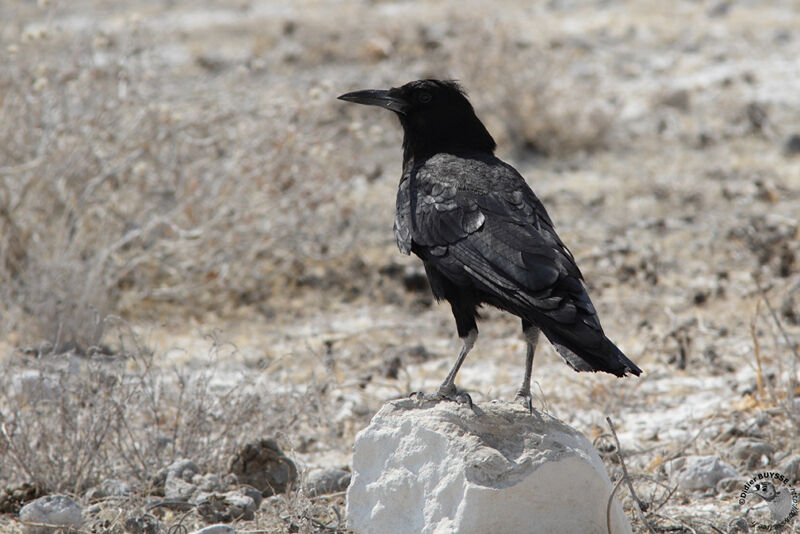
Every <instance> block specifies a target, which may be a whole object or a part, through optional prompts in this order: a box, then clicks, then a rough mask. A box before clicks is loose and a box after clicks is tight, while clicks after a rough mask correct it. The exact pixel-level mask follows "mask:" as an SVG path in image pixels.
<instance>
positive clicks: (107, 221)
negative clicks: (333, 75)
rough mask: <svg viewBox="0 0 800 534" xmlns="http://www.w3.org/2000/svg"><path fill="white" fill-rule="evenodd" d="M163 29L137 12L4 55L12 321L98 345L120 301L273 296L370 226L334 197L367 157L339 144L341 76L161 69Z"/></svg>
mask: <svg viewBox="0 0 800 534" xmlns="http://www.w3.org/2000/svg"><path fill="white" fill-rule="evenodd" d="M152 41H154V39H151V38H150V36H148V35H145V34H144V33H143V32H142V31H137V30H130V31H129V32H128V33H126V34H124V35H121V36H118V37H117V39H115V40H111V41H103V42H102V43H101V44H100V45H98V44H97V42H96V41H95V42H89V41H88V40H78V41H76V42H74V43H69V46H67V47H63V46H60V45H59V44H58V43H56V42H53V43H50V42H41V43H31V44H29V45H27V46H26V47H24V48H22V49H20V50H19V51H18V52H17V53H16V54H15V55H13V56H12V57H10V58H8V60H7V61H5V60H4V68H3V69H2V72H0V93H2V98H0V161H2V165H1V166H0V287H2V289H0V292H1V293H2V294H0V297H2V298H0V302H2V304H0V311H2V314H3V316H4V318H5V319H6V320H5V321H4V324H2V325H0V327H2V329H3V330H4V331H14V330H18V331H22V333H23V339H27V340H30V339H33V340H39V339H41V338H45V339H47V340H48V341H49V342H50V343H51V345H52V346H53V347H54V348H56V349H58V348H60V347H64V346H68V344H70V343H74V344H78V345H79V346H81V347H84V348H85V347H89V346H93V345H96V344H98V343H99V341H100V339H101V337H102V333H103V325H104V324H105V321H104V319H105V318H106V317H107V316H108V314H109V313H112V312H120V311H126V310H127V311H136V312H143V311H144V310H146V307H143V305H145V304H148V303H157V302H173V303H180V304H181V305H186V306H189V307H191V308H193V309H195V310H198V311H199V312H203V311H204V310H207V309H211V308H217V309H219V308H221V307H223V306H230V305H233V306H235V305H237V304H239V303H241V302H252V301H255V300H261V299H265V298H269V296H270V293H271V291H272V290H273V289H274V288H275V287H278V288H283V287H285V285H286V284H285V282H286V280H287V279H292V277H293V271H294V270H295V268H296V263H297V262H298V260H300V261H302V260H303V259H304V258H305V257H306V255H308V254H312V255H313V254H316V255H321V256H324V257H330V256H333V255H336V254H340V253H341V252H342V250H343V246H345V245H346V244H347V243H348V239H347V238H348V236H352V235H353V234H354V233H357V232H358V231H359V230H358V228H357V227H356V225H351V224H349V221H348V218H349V216H350V213H349V212H347V211H346V210H344V209H343V208H342V207H341V205H340V204H339V203H338V200H339V199H342V197H344V202H343V203H346V201H347V194H348V193H347V189H346V186H347V183H348V180H350V179H351V177H353V176H355V175H357V174H358V170H357V169H355V168H354V165H353V164H352V163H351V162H350V161H349V159H348V156H347V154H352V153H353V152H354V150H342V151H336V150H334V147H333V143H332V141H333V139H334V137H335V136H336V135H337V134H338V133H339V132H340V130H341V129H342V128H344V127H345V125H343V124H341V121H337V120H335V119H336V118H337V116H336V115H335V114H336V113H338V112H340V110H338V109H337V108H335V107H332V106H331V105H330V102H331V101H333V95H332V94H329V93H330V92H332V91H333V90H332V89H330V88H325V87H321V88H320V87H316V88H315V87H314V86H312V85H310V84H304V85H303V84H300V85H299V86H298V87H294V88H289V89H287V88H285V87H282V88H278V89H275V90H274V92H273V93H269V91H267V92H268V94H269V95H270V96H275V95H276V94H278V95H280V96H279V97H278V98H268V97H263V98H258V97H256V96H254V95H259V92H260V91H263V88H262V87H260V81H261V80H260V79H259V78H258V75H257V74H256V73H253V72H249V71H246V70H245V71H242V70H235V71H230V72H226V73H225V74H223V75H220V76H217V77H213V78H196V77H191V76H187V77H186V78H185V79H182V80H169V79H168V80H165V79H163V78H161V77H160V76H159V74H160V73H162V72H164V68H165V67H164V65H161V64H160V63H159V61H160V59H159V56H157V55H155V54H153V53H151V51H150V50H149V49H148V43H150V42H152ZM322 123H327V124H328V126H325V125H321V124H322ZM334 124H338V126H336V125H334ZM345 142H346V141H345ZM332 169H335V172H332ZM334 235H338V236H340V239H338V240H337V239H334V238H332V236H334ZM338 244H342V246H339V245H338ZM65 344H66V345H65Z"/></svg>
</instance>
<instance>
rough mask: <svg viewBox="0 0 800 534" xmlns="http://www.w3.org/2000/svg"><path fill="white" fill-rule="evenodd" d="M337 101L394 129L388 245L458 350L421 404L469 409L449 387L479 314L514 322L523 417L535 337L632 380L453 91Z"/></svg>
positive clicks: (432, 86)
mask: <svg viewBox="0 0 800 534" xmlns="http://www.w3.org/2000/svg"><path fill="white" fill-rule="evenodd" d="M339 99H341V100H345V101H347V102H355V103H358V104H366V105H370V106H379V107H382V108H386V109H389V110H391V111H393V112H394V113H395V114H396V115H397V117H398V118H399V119H400V124H401V126H402V127H403V174H402V177H401V178H400V185H399V188H398V191H397V206H396V208H397V212H396V215H395V221H394V234H395V237H396V239H397V246H398V247H399V248H400V251H401V252H402V253H404V254H410V253H412V252H413V253H414V254H415V255H417V256H418V257H419V258H420V259H421V260H422V264H423V265H424V267H425V274H426V275H427V277H428V281H429V282H430V286H431V290H432V292H433V295H434V297H435V298H436V300H437V301H440V300H442V299H445V300H447V301H448V302H449V303H450V306H451V308H452V311H453V316H454V317H455V322H456V329H457V330H458V336H459V337H460V338H461V340H462V342H463V346H462V348H461V352H460V353H459V355H458V358H457V360H456V362H455V365H453V367H452V369H451V370H450V372H449V373H448V375H447V377H446V378H445V380H444V382H443V383H442V385H441V386H440V387H439V390H438V392H437V393H436V394H435V395H434V396H433V398H435V399H437V400H442V399H448V400H456V401H459V402H462V401H468V402H470V403H471V399H469V396H468V395H466V394H465V393H462V392H460V391H459V390H458V389H457V388H456V386H455V378H456V374H457V373H458V370H459V369H460V368H461V365H462V364H463V363H464V359H465V358H466V356H467V353H469V351H470V350H471V349H472V347H473V345H474V344H475V341H476V339H477V337H478V327H477V323H476V319H477V318H479V315H478V308H479V307H480V306H481V305H483V304H488V305H491V306H495V307H497V308H499V309H501V310H505V311H506V312H509V313H512V314H514V315H516V316H517V317H519V318H520V319H521V320H522V332H523V335H524V337H525V340H526V342H527V356H526V359H525V375H524V378H523V381H522V385H521V386H520V388H519V390H518V392H517V396H516V398H517V399H518V400H521V401H522V402H523V403H524V404H525V405H526V406H527V407H528V408H529V409H531V389H530V381H531V371H532V367H533V356H534V352H535V350H536V345H537V342H538V339H539V332H543V333H544V335H545V336H546V337H547V339H548V340H550V342H551V343H552V344H553V346H554V347H555V348H556V350H557V351H558V353H559V354H560V355H561V357H562V358H563V359H564V361H565V362H566V363H567V364H569V365H570V366H571V367H572V368H573V369H575V370H576V371H604V372H606V373H611V374H613V375H616V376H620V377H621V376H625V375H626V374H628V373H632V374H634V375H639V374H640V373H641V369H639V367H637V366H636V364H634V363H633V362H632V361H631V360H629V359H628V358H627V357H626V356H625V355H624V354H623V353H622V352H621V351H620V350H619V349H618V348H617V347H616V346H615V345H614V343H612V342H611V341H610V340H609V339H608V338H607V337H606V336H605V334H604V333H603V328H602V327H601V326H600V320H599V319H598V317H597V311H596V310H595V308H594V306H593V305H592V301H591V300H590V299H589V295H588V293H587V291H586V285H585V284H584V281H583V275H582V274H581V271H580V270H579V269H578V266H577V265H576V263H575V258H574V257H573V256H572V253H571V252H570V251H569V250H568V249H567V247H566V245H564V243H563V242H562V241H561V239H560V238H559V237H558V234H556V231H555V228H554V227H553V222H552V221H551V220H550V216H549V215H548V214H547V211H546V210H545V208H544V205H542V203H541V201H540V200H539V199H538V198H537V197H536V195H535V194H534V193H533V191H532V190H531V188H530V187H529V186H528V184H527V183H526V182H525V179H524V178H523V177H522V176H521V175H520V174H519V173H518V172H517V171H516V170H515V169H514V168H513V167H512V166H511V165H509V164H507V163H505V162H503V161H501V160H500V159H498V158H497V157H496V156H495V155H494V150H495V147H496V144H495V141H494V139H493V138H492V136H491V135H490V134H489V132H488V131H487V130H486V128H485V127H484V125H483V123H481V121H480V120H479V119H478V117H477V116H476V115H475V111H474V110H473V108H472V105H471V104H470V103H469V100H467V97H466V93H465V92H464V90H463V89H462V88H461V86H460V85H459V84H458V83H456V82H454V81H445V80H432V79H428V80H417V81H413V82H409V83H407V84H405V85H403V86H402V87H393V88H391V89H388V90H382V89H380V90H379V89H368V90H363V91H355V92H352V93H347V94H344V95H341V96H340V97H339Z"/></svg>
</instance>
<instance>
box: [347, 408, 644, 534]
mask: <svg viewBox="0 0 800 534" xmlns="http://www.w3.org/2000/svg"><path fill="white" fill-rule="evenodd" d="M611 489H612V488H611V483H610V481H609V478H608V474H607V473H606V470H605V467H604V466H603V463H602V461H601V460H600V456H599V454H598V453H597V451H596V449H595V448H594V447H593V446H592V444H591V443H590V442H589V441H588V440H587V439H586V437H585V436H583V434H581V433H580V432H578V431H577V430H575V429H573V428H571V427H569V426H567V425H565V424H564V423H562V422H561V421H559V420H558V419H555V418H553V417H551V416H549V415H545V414H541V413H539V412H534V413H533V414H530V413H529V412H528V411H527V410H525V409H523V408H522V406H520V405H518V404H511V403H501V402H492V403H482V404H479V405H476V406H475V407H474V408H473V409H471V408H469V407H468V406H466V405H460V404H456V403H451V402H440V403H430V402H427V403H426V402H420V401H418V400H416V399H404V400H399V401H393V402H391V403H388V404H386V405H384V406H383V408H382V409H381V410H380V411H379V412H378V413H377V414H376V415H375V417H373V419H372V422H371V423H370V425H369V426H368V427H367V428H366V429H364V430H363V431H361V432H360V433H359V435H358V437H357V438H356V442H355V451H354V456H353V476H352V481H351V483H350V487H349V489H348V491H347V521H348V527H349V528H351V529H353V530H355V531H356V532H359V533H361V534H373V533H375V534H378V533H385V532H392V533H393V534H404V533H409V534H411V533H414V534H418V533H423V534H445V533H451V532H458V533H459V534H485V533H487V532H525V533H526V534H537V533H541V534H544V533H548V534H559V533H564V534H567V533H570V534H571V533H575V532H581V533H583V534H593V533H603V534H605V533H606V532H607V529H606V506H607V503H608V497H609V495H610V494H611ZM611 526H612V532H613V533H614V534H625V533H630V532H631V527H630V523H629V521H628V519H627V518H626V517H625V514H624V513H623V511H622V507H621V506H620V505H619V503H618V502H614V503H613V505H612V507H611Z"/></svg>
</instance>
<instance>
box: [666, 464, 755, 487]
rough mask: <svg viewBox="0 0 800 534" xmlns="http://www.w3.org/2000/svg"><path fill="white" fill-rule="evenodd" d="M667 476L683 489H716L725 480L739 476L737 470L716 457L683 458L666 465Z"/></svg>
mask: <svg viewBox="0 0 800 534" xmlns="http://www.w3.org/2000/svg"><path fill="white" fill-rule="evenodd" d="M666 471H667V474H668V475H669V476H670V478H673V479H674V480H675V481H676V482H677V483H678V485H679V486H680V487H681V488H683V489H690V490H701V489H709V488H713V487H716V485H717V482H719V481H720V480H722V479H724V478H731V477H736V476H739V473H737V472H736V469H734V468H733V467H731V466H730V465H728V464H726V463H725V462H723V461H722V460H720V459H719V458H717V457H716V456H683V457H681V458H676V459H675V460H672V461H671V462H669V463H668V464H667V465H666Z"/></svg>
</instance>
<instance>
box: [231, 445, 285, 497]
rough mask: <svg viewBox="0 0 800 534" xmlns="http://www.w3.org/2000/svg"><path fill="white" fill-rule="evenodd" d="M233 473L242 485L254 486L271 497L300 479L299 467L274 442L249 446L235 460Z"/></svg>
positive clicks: (237, 454) (232, 466)
mask: <svg viewBox="0 0 800 534" xmlns="http://www.w3.org/2000/svg"><path fill="white" fill-rule="evenodd" d="M230 471H231V472H232V473H233V474H235V475H236V477H237V478H238V480H239V482H240V483H241V484H248V485H250V486H253V487H254V488H256V489H257V490H259V491H261V493H262V494H263V495H264V496H265V497H268V496H270V495H274V494H276V493H284V492H285V491H286V490H287V488H288V487H289V486H290V485H291V484H292V483H293V482H294V481H295V480H297V467H295V465H294V462H293V461H292V460H291V459H290V458H288V457H287V456H286V455H285V454H283V452H282V451H281V449H280V447H278V443H277V442H276V441H275V440H272V439H262V440H259V441H255V442H250V443H247V444H246V445H245V446H244V447H242V448H241V450H239V452H238V453H236V455H235V456H234V457H233V458H232V460H231V468H230Z"/></svg>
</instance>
